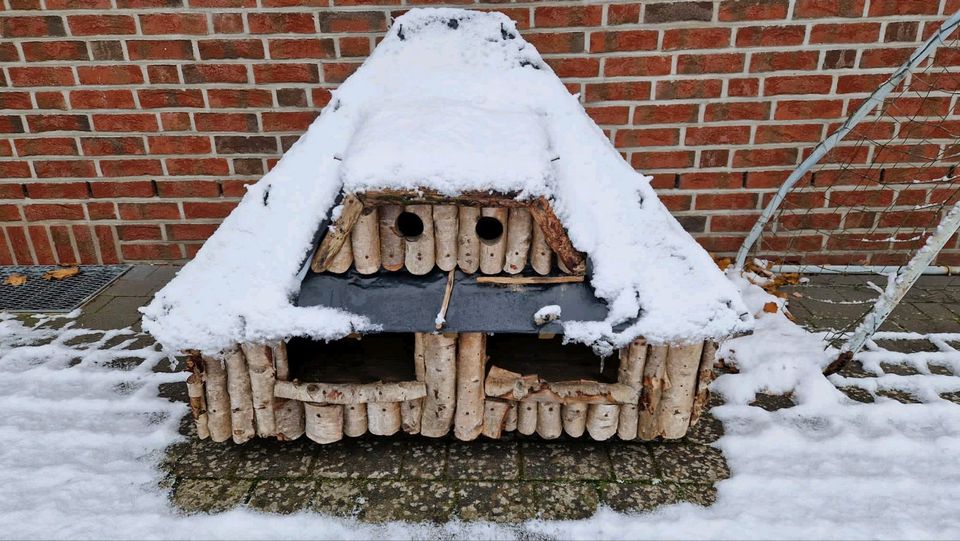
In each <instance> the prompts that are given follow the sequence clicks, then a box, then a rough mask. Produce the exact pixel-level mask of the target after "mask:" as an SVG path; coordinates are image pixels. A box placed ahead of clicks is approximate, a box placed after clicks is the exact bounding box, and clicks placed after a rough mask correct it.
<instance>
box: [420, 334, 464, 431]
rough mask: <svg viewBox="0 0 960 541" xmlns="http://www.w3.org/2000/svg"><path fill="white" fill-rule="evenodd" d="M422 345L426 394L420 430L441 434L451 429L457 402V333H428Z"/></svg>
mask: <svg viewBox="0 0 960 541" xmlns="http://www.w3.org/2000/svg"><path fill="white" fill-rule="evenodd" d="M423 346H424V365H425V375H424V382H425V383H426V396H425V397H424V400H423V417H422V418H421V420H420V433H421V434H423V435H424V436H427V437H429V438H439V437H442V436H445V435H446V434H447V433H448V432H449V431H450V427H451V425H452V424H453V414H454V411H455V410H456V406H457V402H456V400H457V398H456V397H457V378H456V372H457V335H456V334H426V335H424V337H423Z"/></svg>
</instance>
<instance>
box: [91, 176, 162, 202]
mask: <svg viewBox="0 0 960 541" xmlns="http://www.w3.org/2000/svg"><path fill="white" fill-rule="evenodd" d="M90 195H92V196H93V197H104V198H110V199H115V198H121V197H153V196H154V195H156V193H155V191H154V189H153V183H152V182H151V181H149V180H132V181H125V182H113V181H102V182H91V183H90Z"/></svg>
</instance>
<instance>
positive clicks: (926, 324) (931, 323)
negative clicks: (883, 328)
mask: <svg viewBox="0 0 960 541" xmlns="http://www.w3.org/2000/svg"><path fill="white" fill-rule="evenodd" d="M897 323H900V325H901V326H903V327H904V328H905V329H906V330H909V331H912V332H918V333H922V334H927V333H955V332H960V323H958V322H956V321H948V320H941V319H930V320H910V321H906V322H900V321H899V320H898V321H897Z"/></svg>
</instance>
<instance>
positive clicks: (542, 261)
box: [530, 222, 553, 275]
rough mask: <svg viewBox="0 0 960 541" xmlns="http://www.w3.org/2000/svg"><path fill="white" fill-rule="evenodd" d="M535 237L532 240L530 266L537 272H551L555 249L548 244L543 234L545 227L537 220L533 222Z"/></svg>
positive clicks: (544, 273)
mask: <svg viewBox="0 0 960 541" xmlns="http://www.w3.org/2000/svg"><path fill="white" fill-rule="evenodd" d="M532 228H533V238H532V240H531V242H530V266H531V267H533V270H535V271H536V272H537V274H541V275H547V274H550V270H551V267H552V265H551V262H552V260H553V250H551V249H550V245H549V244H547V238H546V237H544V236H543V229H540V226H539V225H537V224H536V223H535V222H534V223H533V224H532Z"/></svg>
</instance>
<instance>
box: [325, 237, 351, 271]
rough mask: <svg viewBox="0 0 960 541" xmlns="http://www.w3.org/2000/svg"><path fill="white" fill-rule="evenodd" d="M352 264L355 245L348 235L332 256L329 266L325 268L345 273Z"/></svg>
mask: <svg viewBox="0 0 960 541" xmlns="http://www.w3.org/2000/svg"><path fill="white" fill-rule="evenodd" d="M351 265H353V246H352V245H351V242H350V237H349V236H348V237H347V238H346V240H344V241H343V243H342V244H341V245H340V249H339V250H337V253H336V254H335V255H334V256H333V257H332V258H330V261H329V263H327V266H326V268H325V269H324V270H326V271H327V272H332V273H334V274H343V273H345V272H347V271H348V270H350V266H351Z"/></svg>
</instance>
